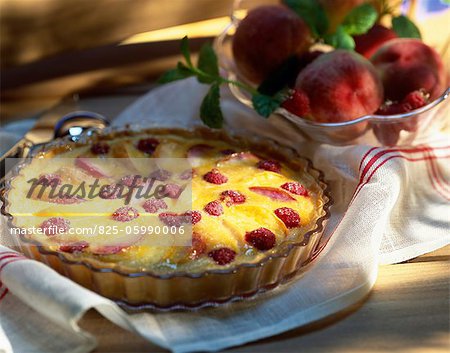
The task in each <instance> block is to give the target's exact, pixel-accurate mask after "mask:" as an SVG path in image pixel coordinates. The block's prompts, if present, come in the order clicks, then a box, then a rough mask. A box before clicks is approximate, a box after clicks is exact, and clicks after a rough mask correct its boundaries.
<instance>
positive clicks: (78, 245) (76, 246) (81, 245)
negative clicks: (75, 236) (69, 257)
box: [59, 241, 89, 254]
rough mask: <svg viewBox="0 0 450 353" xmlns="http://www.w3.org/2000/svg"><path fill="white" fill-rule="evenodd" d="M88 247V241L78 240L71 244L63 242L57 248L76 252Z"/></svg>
mask: <svg viewBox="0 0 450 353" xmlns="http://www.w3.org/2000/svg"><path fill="white" fill-rule="evenodd" d="M88 247H89V243H88V242H86V241H79V242H76V243H71V244H64V245H61V246H60V247H59V250H61V251H63V252H68V253H71V254H73V253H77V252H82V251H83V250H84V249H86V248H88Z"/></svg>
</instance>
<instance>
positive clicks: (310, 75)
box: [296, 50, 383, 123]
mask: <svg viewBox="0 0 450 353" xmlns="http://www.w3.org/2000/svg"><path fill="white" fill-rule="evenodd" d="M296 89H297V90H299V91H302V92H304V93H305V94H306V95H307V97H308V99H309V105H310V113H309V115H308V116H306V117H307V118H309V119H311V120H314V121H317V122H321V123H333V122H343V121H349V120H354V119H356V118H359V117H361V116H363V115H367V114H372V113H374V112H375V111H376V110H377V109H378V107H379V106H380V105H381V104H382V103H383V85H382V84H381V81H380V79H379V77H378V75H377V73H376V71H375V68H374V67H373V66H372V64H371V63H370V61H368V60H367V59H365V58H364V57H363V56H361V55H359V54H357V53H355V52H351V51H347V50H335V51H332V52H329V53H326V54H323V55H321V56H320V57H319V58H317V59H316V60H315V61H314V62H312V63H311V64H310V65H308V66H307V67H306V68H305V69H304V70H303V71H301V72H300V74H299V75H298V77H297V81H296Z"/></svg>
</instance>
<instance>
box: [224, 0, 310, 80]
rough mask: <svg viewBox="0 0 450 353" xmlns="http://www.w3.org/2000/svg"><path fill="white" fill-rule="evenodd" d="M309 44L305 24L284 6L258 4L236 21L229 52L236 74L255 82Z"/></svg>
mask: <svg viewBox="0 0 450 353" xmlns="http://www.w3.org/2000/svg"><path fill="white" fill-rule="evenodd" d="M311 43H312V37H311V33H310V30H309V28H308V26H307V25H306V23H305V22H304V21H303V20H302V19H301V18H300V17H299V16H298V15H297V14H296V13H295V12H293V11H292V10H290V9H288V8H287V7H284V6H281V5H280V6H278V5H271V6H260V7H257V8H255V9H253V10H251V11H250V12H249V13H248V15H247V16H246V17H245V18H244V19H243V20H242V21H241V23H240V24H239V26H238V28H237V30H236V33H235V35H234V38H233V47H232V49H233V55H234V59H235V61H236V66H237V68H238V70H239V71H240V73H241V74H242V75H244V77H245V78H247V79H248V80H250V81H252V82H254V83H259V82H261V81H262V80H263V79H264V78H265V77H267V76H268V75H269V74H270V73H271V72H272V71H273V70H274V69H276V68H277V67H278V66H279V65H280V64H281V63H283V62H284V61H285V60H286V59H288V58H289V57H291V56H293V55H300V54H302V53H303V52H305V51H307V50H308V48H309V47H310V45H311Z"/></svg>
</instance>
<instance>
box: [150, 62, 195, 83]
mask: <svg viewBox="0 0 450 353" xmlns="http://www.w3.org/2000/svg"><path fill="white" fill-rule="evenodd" d="M190 76H194V73H193V72H192V71H191V70H190V69H189V68H188V67H187V66H185V65H184V64H183V63H180V62H179V63H178V65H177V67H176V68H175V69H172V70H169V71H166V72H165V73H164V74H163V75H162V76H161V77H160V78H159V79H158V83H169V82H173V81H178V80H183V79H185V78H188V77H190Z"/></svg>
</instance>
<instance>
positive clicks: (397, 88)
mask: <svg viewBox="0 0 450 353" xmlns="http://www.w3.org/2000/svg"><path fill="white" fill-rule="evenodd" d="M370 61H372V63H373V65H374V66H375V68H376V69H377V71H378V73H379V75H380V77H381V80H382V82H383V86H384V92H385V95H386V98H387V99H390V100H394V101H399V100H402V99H403V98H404V97H405V96H406V95H407V94H408V93H410V92H412V91H416V90H420V89H423V90H425V91H426V92H428V93H429V94H430V98H431V99H434V98H436V97H437V96H439V95H440V94H442V92H443V91H444V88H445V85H446V73H445V68H444V65H443V63H442V59H441V58H440V56H439V54H438V53H437V52H436V51H435V50H434V49H433V48H431V47H429V46H428V45H426V44H425V43H423V42H422V41H420V40H419V39H410V38H399V39H393V40H390V41H388V42H386V43H385V44H383V45H382V46H381V47H380V48H379V49H378V50H377V51H376V52H375V54H374V55H373V56H372V57H371V59H370Z"/></svg>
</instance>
